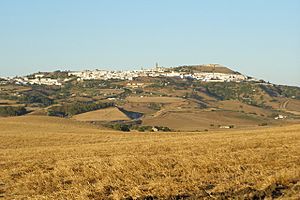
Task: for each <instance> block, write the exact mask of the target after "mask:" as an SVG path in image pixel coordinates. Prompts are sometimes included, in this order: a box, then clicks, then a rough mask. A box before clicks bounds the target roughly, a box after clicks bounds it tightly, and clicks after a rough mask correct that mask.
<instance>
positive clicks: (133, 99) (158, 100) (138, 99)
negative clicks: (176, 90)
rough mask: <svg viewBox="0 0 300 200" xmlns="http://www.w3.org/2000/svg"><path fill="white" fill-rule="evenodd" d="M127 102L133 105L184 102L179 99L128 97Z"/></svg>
mask: <svg viewBox="0 0 300 200" xmlns="http://www.w3.org/2000/svg"><path fill="white" fill-rule="evenodd" d="M126 100H127V101H129V102H133V103H178V102H182V101H184V99H181V98H178V97H128V98H127V99H126Z"/></svg>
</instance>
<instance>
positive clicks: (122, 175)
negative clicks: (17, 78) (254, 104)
mask: <svg viewBox="0 0 300 200" xmlns="http://www.w3.org/2000/svg"><path fill="white" fill-rule="evenodd" d="M0 130H1V131H0V137H1V143H0V149H1V150H0V177H1V179H0V196H2V197H3V198H4V199H126V198H127V199H147V198H148V199H151V198H152V199H155V198H157V199H184V198H190V199H228V198H237V199H247V198H248V199H254V198H255V197H257V198H258V199H259V198H261V199H263V198H269V199H271V198H277V197H281V199H299V193H300V155H299V152H300V125H292V126H284V127H276V128H260V129H255V130H239V131H236V130H235V131H224V132H221V131H218V132H205V133H204V132H199V133H188V132H186V133H121V132H112V131H105V130H99V129H97V128H96V127H94V126H91V125H87V124H85V123H81V122H76V121H73V120H68V119H59V118H52V117H41V116H38V117H37V116H24V117H13V118H1V119H0Z"/></svg>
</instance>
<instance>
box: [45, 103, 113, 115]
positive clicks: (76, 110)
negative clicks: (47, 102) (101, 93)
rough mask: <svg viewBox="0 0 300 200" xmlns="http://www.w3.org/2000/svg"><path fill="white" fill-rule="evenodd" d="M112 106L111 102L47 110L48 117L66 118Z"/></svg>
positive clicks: (74, 104)
mask: <svg viewBox="0 0 300 200" xmlns="http://www.w3.org/2000/svg"><path fill="white" fill-rule="evenodd" d="M112 106H114V103H113V102H97V103H94V102H93V103H82V102H76V103H71V104H70V103H69V104H64V105H62V106H53V107H51V108H49V109H48V115H49V116H59V117H67V116H73V115H77V114H80V113H85V112H89V111H93V110H98V109H103V108H108V107H112Z"/></svg>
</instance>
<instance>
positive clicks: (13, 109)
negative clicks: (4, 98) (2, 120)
mask: <svg viewBox="0 0 300 200" xmlns="http://www.w3.org/2000/svg"><path fill="white" fill-rule="evenodd" d="M26 113H27V110H26V109H25V107H24V106H0V116H2V117H8V116H19V115H24V114H26Z"/></svg>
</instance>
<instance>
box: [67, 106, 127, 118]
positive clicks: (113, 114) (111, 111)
mask: <svg viewBox="0 0 300 200" xmlns="http://www.w3.org/2000/svg"><path fill="white" fill-rule="evenodd" d="M73 119H76V120H78V121H117V120H129V119H130V118H129V117H127V116H126V115H125V114H124V113H123V112H121V111H120V110H119V109H118V108H116V107H113V108H105V109H99V110H95V111H90V112H86V113H82V114H78V115H75V116H73Z"/></svg>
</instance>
